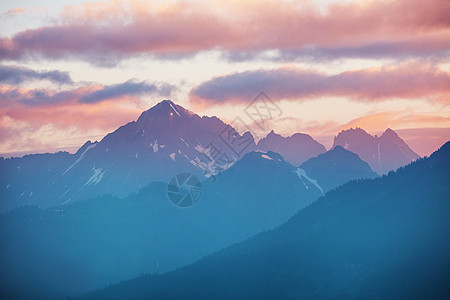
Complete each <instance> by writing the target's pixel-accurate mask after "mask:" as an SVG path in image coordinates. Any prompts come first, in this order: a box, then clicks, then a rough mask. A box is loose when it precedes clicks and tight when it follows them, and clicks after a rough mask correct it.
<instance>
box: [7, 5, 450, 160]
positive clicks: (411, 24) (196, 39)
mask: <svg viewBox="0 0 450 300" xmlns="http://www.w3.org/2000/svg"><path fill="white" fill-rule="evenodd" d="M449 12H450V1H448V0H428V1H423V0H392V1H383V0H377V1H368V0H362V1H350V0H346V1H338V0H321V1H312V0H311V1H310V0H301V1H295V0H290V1H287V0H286V1H268V0H262V1H242V0H241V1H220V0H212V1H95V2H94V1H92V2H85V1H74V0H62V1H50V0H47V1H44V0H33V1H31V0H16V1H2V2H1V3H0V60H1V61H0V155H1V156H5V157H9V156H11V155H23V154H27V153H42V152H56V151H60V150H65V151H70V152H74V151H76V149H77V148H79V147H80V146H81V145H82V144H83V143H84V142H85V141H86V140H88V139H89V140H92V141H93V140H99V139H101V138H102V137H103V136H104V135H105V134H106V133H108V132H110V131H113V130H114V129H116V128H117V127H119V126H121V125H123V124H125V123H127V122H129V121H133V120H136V119H137V118H138V116H139V115H140V113H141V112H142V111H143V110H147V109H149V108H150V107H152V106H153V105H154V104H156V103H158V102H160V101H161V100H163V99H172V100H173V101H174V102H175V103H177V104H179V105H182V106H184V107H185V108H187V109H190V110H192V111H194V112H195V113H197V114H199V115H210V116H212V115H216V116H218V117H219V118H221V119H222V120H224V121H226V122H232V121H233V120H234V119H235V118H236V117H240V116H242V115H243V111H244V108H245V107H246V106H247V105H248V104H249V103H250V102H251V101H252V100H253V99H254V98H255V97H256V96H257V95H258V94H259V92H261V91H264V92H265V93H266V94H267V95H268V96H269V97H270V98H271V99H272V101H274V102H275V103H276V104H277V105H278V106H279V108H280V109H281V111H282V114H281V116H279V117H278V118H276V119H273V120H272V121H271V124H270V126H269V127H268V128H267V132H268V131H270V129H272V128H273V129H274V130H275V132H278V133H280V134H283V135H286V136H287V135H291V134H293V133H295V132H303V133H308V134H310V135H311V136H313V137H314V138H315V139H317V140H318V141H319V142H321V143H323V144H324V145H325V146H326V147H330V146H331V144H332V142H333V136H334V135H336V134H337V133H338V132H339V131H340V130H343V129H347V128H350V127H353V128H354V127H361V128H363V129H365V130H366V131H368V132H369V133H372V134H380V133H382V132H383V131H384V130H385V129H386V128H388V127H390V128H392V129H394V130H396V131H397V132H398V133H399V135H400V136H401V137H402V138H404V139H405V141H406V142H407V143H408V144H410V146H411V148H412V149H413V150H415V151H416V152H417V153H418V154H420V155H429V154H430V153H431V152H432V151H433V150H435V149H436V148H437V147H438V146H440V145H441V144H443V142H444V141H446V140H450V17H449ZM249 125H250V126H251V124H249Z"/></svg>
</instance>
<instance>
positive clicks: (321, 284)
mask: <svg viewBox="0 0 450 300" xmlns="http://www.w3.org/2000/svg"><path fill="white" fill-rule="evenodd" d="M449 182H450V142H447V143H446V144H445V145H444V146H443V147H442V148H441V149H440V150H439V151H437V152H435V153H433V154H432V155H431V156H430V157H429V158H426V159H422V160H419V161H416V162H414V163H412V164H411V165H408V166H407V167H405V168H404V169H400V170H398V171H397V172H395V173H390V174H389V175H388V176H384V177H381V178H376V179H372V180H363V181H359V182H351V183H347V184H345V185H344V186H342V187H340V188H338V189H336V190H334V191H332V192H329V193H327V195H326V196H325V197H323V198H320V199H319V200H318V201H316V202H314V203H313V204H312V205H310V206H309V207H307V208H305V209H304V210H301V211H300V212H299V213H298V214H296V215H295V216H294V217H292V218H291V219H290V220H289V221H288V222H287V223H286V224H284V225H282V226H280V227H278V228H276V229H275V230H272V231H269V232H264V233H261V234H259V235H258V236H256V237H253V238H251V239H248V240H246V241H244V242H242V243H238V244H236V245H233V246H230V247H228V248H226V249H224V250H222V251H218V252H216V253H214V254H212V255H209V256H207V257H205V258H204V259H202V260H200V261H199V262H197V263H195V264H192V265H190V266H188V267H185V268H182V269H179V270H176V271H173V272H170V273H167V274H164V275H146V276H140V277H138V278H136V279H132V280H129V281H126V282H123V283H120V284H117V285H113V286H110V287H107V288H105V289H101V290H98V291H96V292H94V293H90V294H86V295H85V297H80V298H82V299H125V298H133V299H162V298H164V299H179V298H184V299H212V298H213V299H341V298H345V299H380V298H383V299H384V298H389V299H424V298H432V299H448V297H449V295H450V293H449V290H448V286H449V285H450V276H449V273H448V272H449V269H450V256H449V253H450V240H449V238H448V237H449V236H450V218H449V217H448V212H449V211H450V201H449V199H450V198H449V195H450V185H449V184H448V183H449Z"/></svg>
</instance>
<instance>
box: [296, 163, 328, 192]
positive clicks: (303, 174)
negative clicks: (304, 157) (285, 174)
mask: <svg viewBox="0 0 450 300" xmlns="http://www.w3.org/2000/svg"><path fill="white" fill-rule="evenodd" d="M296 173H297V175H298V177H299V178H300V179H302V177H303V178H305V179H306V180H308V181H309V182H311V183H312V184H313V185H314V186H315V187H316V188H318V189H319V190H320V192H321V193H322V194H323V189H322V188H321V187H320V185H319V184H318V183H317V180H314V179H311V178H309V177H308V175H306V172H305V170H303V169H300V168H297V170H296ZM305 187H306V186H305Z"/></svg>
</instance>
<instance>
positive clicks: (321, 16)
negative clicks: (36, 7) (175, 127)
mask: <svg viewBox="0 0 450 300" xmlns="http://www.w3.org/2000/svg"><path fill="white" fill-rule="evenodd" d="M216 7H217V8H216ZM449 10H450V2H449V1H445V0H430V1H419V0H395V1H381V2H380V1H364V2H362V3H361V2H357V1H354V2H342V3H332V4H329V5H328V6H327V11H326V12H323V11H321V10H320V9H319V8H318V6H317V5H315V4H314V2H312V1H301V2H290V1H289V2H288V1H277V2H274V1H268V0H267V1H259V2H256V1H250V2H242V3H238V2H231V3H229V2H227V3H224V2H222V1H216V2H215V1H213V2H205V3H193V2H189V4H187V3H185V2H175V3H171V4H165V5H164V6H156V7H155V6H147V5H145V4H144V3H143V2H137V1H132V2H130V3H129V4H128V5H125V4H124V2H120V1H111V2H105V3H95V4H83V5H81V6H72V7H70V8H67V9H66V11H65V13H64V14H63V16H62V17H63V19H62V20H61V22H60V23H59V24H56V25H51V26H46V27H41V28H36V29H30V30H26V31H22V32H19V33H17V34H16V35H15V36H14V37H12V38H1V39H0V59H21V58H29V57H39V56H44V57H49V58H62V57H67V56H71V57H76V58H82V59H87V60H90V61H92V62H96V63H103V64H108V63H109V64H111V63H113V62H114V61H111V59H119V58H122V57H126V56H130V55H139V54H150V55H156V56H158V57H170V58H174V57H180V56H186V55H192V54H195V53H198V52H200V51H203V50H213V49H217V50H222V51H225V52H229V55H230V57H239V56H240V57H251V56H252V55H253V54H255V53H258V52H260V51H264V50H271V49H278V50H279V51H280V57H281V58H283V57H284V58H296V57H299V56H312V57H315V56H317V57H319V58H323V57H325V58H327V57H328V58H338V57H348V56H351V57H380V56H395V57H405V56H406V57H407V56H427V57H428V56H432V57H445V55H446V54H448V51H449V50H448V49H449V47H450V35H449V32H450V20H449V18H448V16H447V14H446V12H448V11H449ZM108 12H110V13H108ZM245 53H247V54H246V55H243V54H245ZM105 56H106V57H107V58H105Z"/></svg>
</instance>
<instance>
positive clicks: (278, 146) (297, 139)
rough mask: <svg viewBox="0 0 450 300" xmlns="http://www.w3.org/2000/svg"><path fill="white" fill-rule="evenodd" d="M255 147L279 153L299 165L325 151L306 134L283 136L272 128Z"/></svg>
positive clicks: (288, 160)
mask: <svg viewBox="0 0 450 300" xmlns="http://www.w3.org/2000/svg"><path fill="white" fill-rule="evenodd" d="M257 149H259V150H262V151H273V152H276V153H279V154H281V155H282V156H283V157H284V159H285V160H286V161H287V162H289V163H291V164H293V165H294V166H299V165H300V164H301V163H303V162H305V161H307V160H308V159H310V158H311V157H315V156H317V155H319V154H321V153H324V152H326V149H325V147H324V146H323V145H322V144H320V143H319V142H317V141H316V140H314V139H313V138H312V137H311V136H309V135H307V134H303V133H296V134H293V135H292V136H290V137H283V136H281V135H279V134H276V133H275V132H274V131H273V130H272V131H271V132H270V133H269V134H268V135H267V136H266V137H265V138H263V139H261V140H260V141H259V142H258V144H257Z"/></svg>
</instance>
